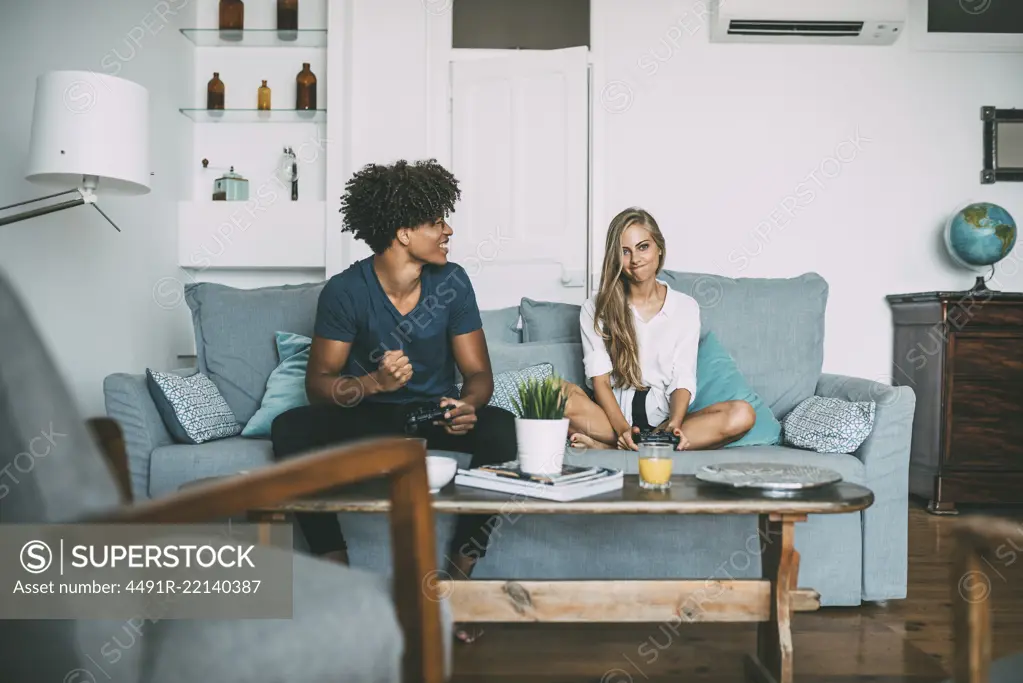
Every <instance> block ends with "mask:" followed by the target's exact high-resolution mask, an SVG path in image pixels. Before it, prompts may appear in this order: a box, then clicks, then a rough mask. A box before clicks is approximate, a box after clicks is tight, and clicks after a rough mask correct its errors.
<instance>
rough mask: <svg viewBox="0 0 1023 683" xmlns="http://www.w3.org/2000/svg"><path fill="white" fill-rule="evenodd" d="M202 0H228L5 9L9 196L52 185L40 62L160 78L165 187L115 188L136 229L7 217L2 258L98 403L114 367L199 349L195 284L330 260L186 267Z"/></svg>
mask: <svg viewBox="0 0 1023 683" xmlns="http://www.w3.org/2000/svg"><path fill="white" fill-rule="evenodd" d="M200 1H201V2H202V3H203V4H207V5H208V4H214V5H215V4H216V3H215V0H163V1H161V0H104V1H103V2H94V3H81V2H79V3H75V2H67V0H31V2H29V1H27V0H22V1H17V2H4V3H2V5H3V7H2V9H0V86H2V87H3V92H4V104H3V107H2V111H3V114H4V116H3V119H2V120H0V149H3V154H2V155H0V206H4V205H7V204H12V203H14V202H18V201H23V200H26V199H31V198H33V197H39V196H41V195H43V194H46V191H45V190H41V189H40V188H39V187H37V186H35V185H33V184H31V183H28V182H27V181H25V180H24V175H25V164H26V159H27V154H28V144H29V133H30V130H31V121H32V107H33V98H34V94H35V80H36V76H37V75H38V74H40V73H42V72H44V71H48V70H51V69H80V70H91V71H94V72H96V73H100V74H111V75H116V76H121V77H123V78H127V79H129V80H132V81H136V82H138V83H140V84H142V85H143V86H145V87H147V88H148V89H149V94H150V115H151V118H150V131H151V133H150V137H151V148H150V159H151V166H152V170H153V172H154V173H155V175H154V176H153V177H152V192H151V193H150V194H149V195H146V196H144V197H134V198H114V199H106V200H102V206H103V207H104V210H105V211H106V212H107V213H108V214H109V215H110V216H111V218H113V219H114V220H115V221H116V222H117V224H118V225H119V226H120V227H121V229H122V230H123V232H121V233H118V232H116V231H115V230H114V229H113V228H112V227H111V226H110V225H109V224H108V223H107V222H106V221H105V220H103V218H102V216H100V215H99V213H97V212H96V211H95V210H94V209H91V208H88V207H78V208H75V209H69V210H66V211H62V212H59V213H55V214H50V215H48V216H43V217H40V218H34V219H31V220H27V221H23V222H20V223H15V224H13V225H8V226H4V227H3V228H0V270H2V271H3V272H4V274H5V275H6V276H7V277H8V278H9V279H10V280H11V281H12V282H13V284H14V285H15V287H16V288H17V289H18V290H20V292H21V294H22V295H23V298H24V300H25V303H26V305H27V307H28V308H29V311H30V312H31V314H32V315H33V316H34V318H35V320H36V323H37V325H38V326H39V328H40V330H41V332H42V334H43V336H44V338H45V341H46V343H47V345H48V346H49V348H50V350H51V351H52V353H53V354H54V356H55V359H56V361H57V363H58V365H59V366H60V368H61V370H62V371H63V373H64V375H65V377H66V378H67V380H68V383H69V385H70V386H71V388H72V391H73V393H74V396H75V398H76V399H77V400H78V402H79V405H80V408H81V410H82V412H83V413H84V414H86V415H99V414H103V413H104V412H105V409H104V406H103V394H102V383H103V378H104V377H105V376H106V375H107V374H109V373H112V372H143V371H144V370H145V368H147V367H152V368H154V369H168V368H172V367H178V366H179V365H181V363H180V362H179V361H178V359H177V356H178V354H187V353H190V352H191V351H192V350H193V348H194V344H193V340H192V323H191V318H190V316H189V312H188V308H187V306H186V305H185V304H184V303H183V302H182V301H181V287H182V285H183V284H184V283H187V282H189V281H192V280H197V281H209V280H215V281H221V282H225V283H228V284H234V285H236V286H242V287H251V286H257V285H264V284H277V283H284V282H294V281H309V280H316V279H322V277H323V271H322V270H318V271H301V272H287V271H285V272H269V273H262V272H246V271H236V272H223V271H222V272H214V271H208V272H195V271H193V272H185V271H183V270H181V269H180V268H178V267H177V266H176V263H177V224H176V211H177V208H176V203H177V201H178V200H179V199H183V198H188V197H189V195H190V194H191V192H192V189H193V188H192V186H191V184H190V174H187V175H186V168H187V165H188V164H189V162H190V157H191V140H192V134H193V131H192V127H193V126H194V125H195V124H193V123H192V122H191V121H190V120H189V119H187V118H185V117H184V116H182V115H181V114H180V113H178V108H179V107H184V106H189V104H191V103H192V102H194V101H195V98H196V94H195V93H194V92H193V90H192V78H191V75H192V73H193V68H194V60H195V55H196V50H195V47H194V46H193V45H192V43H190V42H189V41H188V40H186V39H185V38H184V37H183V36H181V34H180V33H179V32H178V29H179V28H181V27H188V26H193V25H194V22H195V20H196V19H195V12H196V10H197V7H198V4H197V3H199V2H200ZM299 68H301V65H299ZM291 70H292V69H291V67H290V66H289V68H288V71H289V72H290V71H291ZM296 73H297V70H296ZM202 87H203V88H205V83H204V84H203V85H202ZM282 94H283V93H282ZM5 215H7V214H6V213H5Z"/></svg>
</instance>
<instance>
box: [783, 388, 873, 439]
mask: <svg viewBox="0 0 1023 683" xmlns="http://www.w3.org/2000/svg"><path fill="white" fill-rule="evenodd" d="M876 409H877V408H876V404H875V403H874V402H873V401H857V402H853V401H843V400H841V399H837V398H828V397H825V396H811V397H810V398H808V399H806V400H805V401H803V402H801V403H800V404H799V405H797V406H796V407H795V408H793V409H792V411H791V412H790V413H789V414H788V415H786V416H785V419H784V420H782V423H781V425H782V435H783V441H784V443H785V445H786V446H793V447H795V448H805V449H809V450H812V451H817V452H818V453H853V452H855V451H856V449H857V448H859V447H860V445H861V444H862V443H863V442H864V441H866V440H867V437H868V436H870V430H871V429H873V428H874V414H875V412H876Z"/></svg>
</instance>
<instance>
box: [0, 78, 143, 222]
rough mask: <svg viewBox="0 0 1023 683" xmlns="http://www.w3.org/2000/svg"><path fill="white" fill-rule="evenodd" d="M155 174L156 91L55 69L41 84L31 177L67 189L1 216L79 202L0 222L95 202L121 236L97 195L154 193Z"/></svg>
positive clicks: (38, 85) (34, 120)
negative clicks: (152, 121)
mask: <svg viewBox="0 0 1023 683" xmlns="http://www.w3.org/2000/svg"><path fill="white" fill-rule="evenodd" d="M149 176H150V172H149V91H148V90H146V89H145V88H144V87H142V86H141V85H139V84H137V83H133V82H131V81H127V80H124V79H123V78H115V77H114V76H107V75H105V74H96V73H93V72H91V71H51V72H48V73H45V74H43V75H41V76H39V78H38V79H37V80H36V99H35V110H34V112H33V116H32V141H31V143H30V146H29V159H28V173H27V174H26V175H25V179H26V180H29V181H31V182H34V183H37V184H39V185H43V186H46V187H50V188H55V189H58V188H59V189H61V190H63V191H61V192H57V193H54V194H50V195H46V196H45V197H39V198H37V199H30V200H28V201H24V202H18V203H17V204H11V205H10V206H4V207H0V211H6V210H7V209H13V208H15V207H18V206H24V205H26V204H34V203H35V202H41V201H44V200H47V199H54V198H55V197H62V196H64V195H69V194H77V195H78V197H76V198H74V199H70V200H68V201H64V202H59V203H56V204H51V205H49V206H44V207H41V208H36V209H29V210H27V211H23V212H21V213H18V214H15V215H13V216H9V217H7V218H0V225H7V224H8V223H16V222H18V221H22V220H25V219H26V218H34V217H36V216H42V215H45V214H48V213H53V212H55V211H61V210H63V209H69V208H71V207H73V206H81V205H82V204H91V205H92V206H93V207H94V208H95V209H96V210H97V211H99V212H100V213H101V214H102V215H103V217H104V218H106V219H107V221H108V222H109V223H110V224H111V225H113V226H114V228H116V229H117V231H118V232H120V230H121V229H120V228H118V227H117V225H116V224H115V223H114V222H113V221H112V220H110V217H109V216H107V215H106V214H105V213H103V210H102V209H100V208H99V206H97V204H96V201H97V199H98V195H143V194H147V193H148V192H149ZM69 187H70V188H75V189H67V188H69Z"/></svg>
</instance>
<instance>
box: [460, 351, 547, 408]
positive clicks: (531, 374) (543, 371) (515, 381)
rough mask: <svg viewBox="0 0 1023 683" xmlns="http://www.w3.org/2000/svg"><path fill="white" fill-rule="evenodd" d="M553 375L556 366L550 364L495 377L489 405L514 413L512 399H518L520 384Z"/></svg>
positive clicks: (511, 371)
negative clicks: (530, 379) (531, 379)
mask: <svg viewBox="0 0 1023 683" xmlns="http://www.w3.org/2000/svg"><path fill="white" fill-rule="evenodd" d="M553 374H554V366H553V365H552V364H550V363H540V364H538V365H530V366H529V367H527V368H522V369H521V370H509V371H507V372H501V373H498V374H496V375H494V395H493V396H491V397H490V403H488V404H487V405H492V406H497V407H498V408H504V409H505V410H507V411H508V412H510V413H514V412H515V404H514V403H512V397H513V396H514V397H515V398H518V396H519V384H520V383H521V382H523V381H525V380H526V379H529V378H536V379H538V380H544V379H546V378H548V377H550V376H551V375H553ZM455 386H456V387H457V389H458V391H459V392H461V391H462V385H461V384H457V385H455Z"/></svg>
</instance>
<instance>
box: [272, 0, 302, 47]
mask: <svg viewBox="0 0 1023 683" xmlns="http://www.w3.org/2000/svg"><path fill="white" fill-rule="evenodd" d="M277 37H278V38H280V39H281V40H296V39H297V38H298V0H277Z"/></svg>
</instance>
